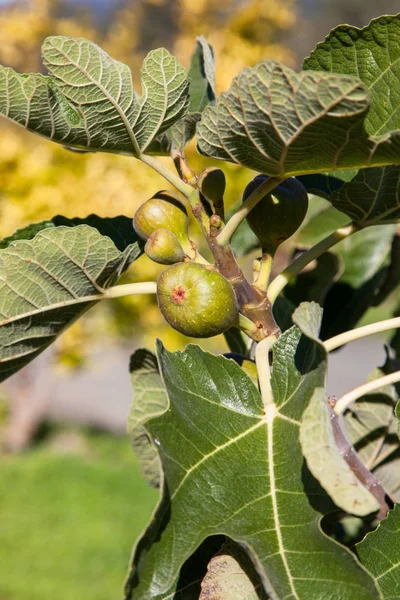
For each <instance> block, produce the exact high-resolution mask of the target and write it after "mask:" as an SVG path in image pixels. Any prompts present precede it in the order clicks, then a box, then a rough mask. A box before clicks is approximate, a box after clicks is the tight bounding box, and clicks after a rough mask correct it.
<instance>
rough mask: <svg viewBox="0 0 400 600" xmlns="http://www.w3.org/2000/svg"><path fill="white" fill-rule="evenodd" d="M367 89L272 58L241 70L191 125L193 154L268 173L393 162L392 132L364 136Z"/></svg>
mask: <svg viewBox="0 0 400 600" xmlns="http://www.w3.org/2000/svg"><path fill="white" fill-rule="evenodd" d="M369 108H370V100H369V92H368V89H367V87H366V86H365V85H364V84H363V83H362V82H361V81H360V80H359V79H357V78H355V77H351V76H346V75H336V74H333V73H321V72H313V71H303V72H301V73H300V74H298V73H295V72H294V71H292V70H291V69H289V68H288V67H285V66H283V65H281V64H279V63H276V62H275V61H272V60H264V61H261V62H260V63H259V64H258V65H256V66H255V67H251V68H250V67H247V68H245V69H243V71H241V72H240V73H239V75H238V76H237V77H235V79H234V80H233V83H232V85H231V87H230V89H229V90H228V92H225V93H223V94H222V95H221V96H220V97H219V98H218V100H217V102H216V104H215V106H209V107H207V108H206V109H205V110H204V112H203V114H202V118H201V121H200V122H199V123H198V125H197V136H198V142H197V143H198V148H199V150H200V152H201V153H203V154H205V155H207V156H211V157H213V158H219V159H224V160H228V161H230V162H234V163H239V164H242V165H245V166H247V167H249V168H251V169H255V170H257V171H260V172H262V173H266V174H268V175H273V176H278V177H289V176H290V175H300V174H306V173H316V172H324V171H333V170H338V169H350V168H351V169H353V168H360V167H372V166H381V165H387V164H396V163H400V134H399V133H398V132H396V131H394V132H391V133H387V134H386V135H384V136H381V137H379V138H378V137H370V135H369V134H368V133H367V132H366V130H365V129H364V119H365V118H366V116H367V114H368V111H369Z"/></svg>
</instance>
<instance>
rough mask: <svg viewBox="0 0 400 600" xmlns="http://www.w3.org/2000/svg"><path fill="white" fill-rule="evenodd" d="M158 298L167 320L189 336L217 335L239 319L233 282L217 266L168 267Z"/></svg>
mask: <svg viewBox="0 0 400 600" xmlns="http://www.w3.org/2000/svg"><path fill="white" fill-rule="evenodd" d="M157 298H158V305H159V307H160V310H161V312H162V314H163V315H164V318H165V320H166V321H167V322H168V323H169V324H170V325H171V327H173V328H174V329H177V330H178V331H180V332H181V333H183V334H185V335H187V336H189V337H202V338H206V337H211V336H213V335H218V334H219V333H223V332H224V331H226V330H227V329H229V328H230V327H232V326H233V325H235V324H236V323H237V321H238V318H239V313H238V309H237V306H236V298H235V294H234V292H233V289H232V287H231V285H230V283H229V282H228V281H227V280H226V279H225V277H223V276H222V275H221V274H220V273H218V271H216V270H215V269H213V268H208V267H205V266H204V265H200V264H198V263H189V262H188V263H180V264H177V265H172V266H171V267H168V269H165V271H163V272H162V273H161V275H160V277H159V278H158V282H157Z"/></svg>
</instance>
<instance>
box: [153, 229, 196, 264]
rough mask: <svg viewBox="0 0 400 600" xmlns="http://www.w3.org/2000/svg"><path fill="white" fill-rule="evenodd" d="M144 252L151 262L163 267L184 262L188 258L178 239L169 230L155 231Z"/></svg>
mask: <svg viewBox="0 0 400 600" xmlns="http://www.w3.org/2000/svg"><path fill="white" fill-rule="evenodd" d="M144 251H145V253H146V254H147V256H148V257H149V258H151V260H154V262H156V263H159V264H161V265H173V264H175V263H179V262H182V261H183V260H184V259H185V257H186V254H185V252H184V250H183V248H182V245H181V243H180V242H179V240H178V238H177V237H176V235H174V234H173V233H172V232H171V231H169V230H168V229H156V230H155V231H153V233H152V234H151V236H150V237H149V239H148V240H147V242H146V245H145V247H144Z"/></svg>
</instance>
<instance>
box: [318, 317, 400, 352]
mask: <svg viewBox="0 0 400 600" xmlns="http://www.w3.org/2000/svg"><path fill="white" fill-rule="evenodd" d="M397 327H400V317H394V318H393V319H386V320H385V321H378V322H377V323H371V324H370V325H365V326H364V327H358V328H357V329H351V330H350V331H345V332H344V333H340V334H339V335H335V337H332V338H330V339H329V340H326V341H325V342H324V346H325V350H326V351H327V352H332V350H336V348H340V346H344V345H345V344H348V343H349V342H354V341H355V340H359V339H361V338H363V337H367V336H368V335H374V334H376V333H381V332H382V331H389V330H390V329H396V328H397Z"/></svg>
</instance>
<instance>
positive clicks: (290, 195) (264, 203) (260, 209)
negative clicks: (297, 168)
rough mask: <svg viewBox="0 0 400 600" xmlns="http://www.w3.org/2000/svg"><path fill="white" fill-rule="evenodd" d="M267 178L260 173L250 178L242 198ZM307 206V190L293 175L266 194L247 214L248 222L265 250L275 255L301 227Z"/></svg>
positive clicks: (247, 195) (246, 196) (244, 198)
mask: <svg viewBox="0 0 400 600" xmlns="http://www.w3.org/2000/svg"><path fill="white" fill-rule="evenodd" d="M266 179H268V177H267V176H266V175H257V177H255V178H254V179H253V180H252V181H250V183H249V184H248V185H247V187H246V189H245V191H244V194H243V200H246V198H248V197H249V196H250V194H251V193H252V192H254V190H256V189H257V188H258V187H259V186H260V185H261V184H262V183H263V181H265V180H266ZM307 209H308V196H307V191H306V189H305V187H304V186H303V184H302V183H300V181H298V180H297V179H295V178H294V177H290V178H289V179H286V180H285V181H283V182H282V183H280V184H279V185H277V186H276V187H275V188H274V189H273V190H272V192H271V193H269V194H267V195H266V196H264V198H262V200H260V202H259V203H258V204H257V205H256V206H255V207H254V208H253V210H252V211H250V213H249V214H248V216H247V222H248V224H249V225H250V228H251V229H252V231H253V232H254V233H255V234H256V236H257V237H258V239H259V241H260V243H261V248H262V251H263V253H266V254H269V255H271V256H274V254H275V252H276V249H277V248H278V246H279V245H280V244H282V242H284V241H285V240H287V239H288V238H289V237H290V236H292V235H293V234H294V233H295V232H296V231H297V230H298V228H299V227H300V225H301V224H302V222H303V220H304V217H305V216H306V213H307Z"/></svg>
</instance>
